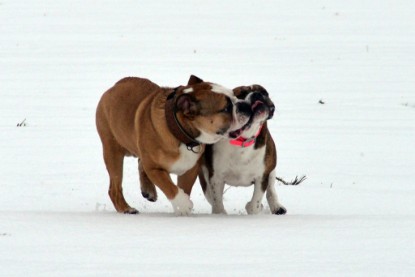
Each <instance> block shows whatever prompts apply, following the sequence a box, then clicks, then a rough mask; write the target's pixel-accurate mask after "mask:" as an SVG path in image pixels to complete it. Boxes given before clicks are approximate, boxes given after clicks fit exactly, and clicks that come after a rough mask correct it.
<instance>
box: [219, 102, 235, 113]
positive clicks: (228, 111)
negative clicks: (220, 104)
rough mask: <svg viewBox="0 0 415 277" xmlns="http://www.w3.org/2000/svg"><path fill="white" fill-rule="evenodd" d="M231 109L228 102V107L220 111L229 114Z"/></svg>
mask: <svg viewBox="0 0 415 277" xmlns="http://www.w3.org/2000/svg"><path fill="white" fill-rule="evenodd" d="M232 108H233V105H232V102H231V101H229V102H228V105H226V107H225V108H224V109H223V110H221V112H223V113H230V112H232Z"/></svg>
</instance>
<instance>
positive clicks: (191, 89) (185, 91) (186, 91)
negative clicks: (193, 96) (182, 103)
mask: <svg viewBox="0 0 415 277" xmlns="http://www.w3.org/2000/svg"><path fill="white" fill-rule="evenodd" d="M183 92H184V93H191V92H193V88H192V87H190V88H186V89H184V90H183Z"/></svg>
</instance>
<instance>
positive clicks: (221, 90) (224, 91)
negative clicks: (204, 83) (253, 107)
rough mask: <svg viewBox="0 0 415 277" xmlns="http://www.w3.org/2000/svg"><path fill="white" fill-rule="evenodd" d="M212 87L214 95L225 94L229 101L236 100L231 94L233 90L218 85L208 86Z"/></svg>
mask: <svg viewBox="0 0 415 277" xmlns="http://www.w3.org/2000/svg"><path fill="white" fill-rule="evenodd" d="M210 85H211V87H212V91H213V92H216V93H221V94H225V95H226V96H228V97H230V98H231V99H234V98H235V99H236V97H235V95H234V94H233V90H231V89H228V88H225V87H224V86H221V85H218V84H210Z"/></svg>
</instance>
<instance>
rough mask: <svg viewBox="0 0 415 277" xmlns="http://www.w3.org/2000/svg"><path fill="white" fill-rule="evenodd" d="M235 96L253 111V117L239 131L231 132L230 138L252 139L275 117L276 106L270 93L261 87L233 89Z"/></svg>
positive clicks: (252, 86)
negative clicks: (263, 125) (266, 122)
mask: <svg viewBox="0 0 415 277" xmlns="http://www.w3.org/2000/svg"><path fill="white" fill-rule="evenodd" d="M233 92H234V94H235V96H236V97H237V98H238V99H240V101H243V102H244V103H246V104H247V105H248V106H249V108H250V109H251V117H250V118H249V120H248V122H247V123H246V124H245V125H244V126H243V127H242V128H240V129H239V130H237V131H234V132H230V133H229V137H230V138H237V137H240V136H243V137H251V136H253V135H255V134H256V132H257V131H258V130H259V128H260V127H261V125H262V124H263V123H264V122H265V121H266V120H268V119H271V118H272V117H273V116H274V111H275V106H274V103H273V102H272V101H271V99H270V98H269V95H268V92H267V91H266V90H265V89H264V88H263V87H262V86H260V85H251V86H242V87H237V88H234V89H233Z"/></svg>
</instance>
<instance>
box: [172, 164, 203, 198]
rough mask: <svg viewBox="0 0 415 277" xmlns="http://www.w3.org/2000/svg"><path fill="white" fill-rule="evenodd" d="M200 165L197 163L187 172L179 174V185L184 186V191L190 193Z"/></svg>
mask: <svg viewBox="0 0 415 277" xmlns="http://www.w3.org/2000/svg"><path fill="white" fill-rule="evenodd" d="M199 168H200V165H199V163H197V164H196V165H195V166H194V167H193V168H191V169H190V170H188V171H186V173H184V174H182V175H180V176H177V186H178V187H179V188H182V189H183V191H184V192H185V193H186V194H188V195H190V193H191V192H192V188H193V185H194V183H195V182H196V178H197V174H198V172H199Z"/></svg>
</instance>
